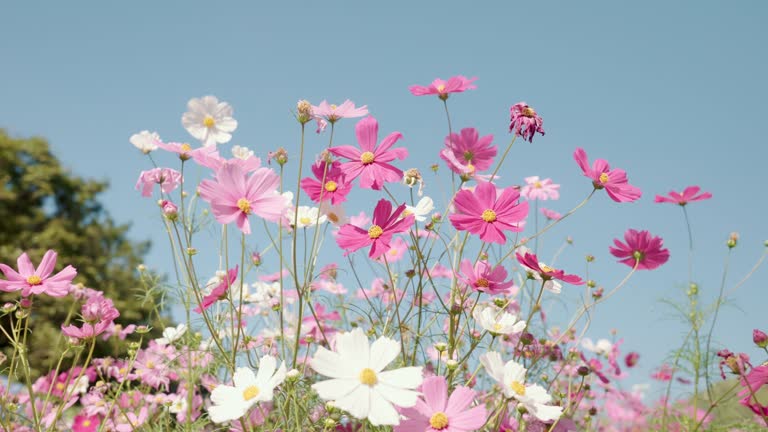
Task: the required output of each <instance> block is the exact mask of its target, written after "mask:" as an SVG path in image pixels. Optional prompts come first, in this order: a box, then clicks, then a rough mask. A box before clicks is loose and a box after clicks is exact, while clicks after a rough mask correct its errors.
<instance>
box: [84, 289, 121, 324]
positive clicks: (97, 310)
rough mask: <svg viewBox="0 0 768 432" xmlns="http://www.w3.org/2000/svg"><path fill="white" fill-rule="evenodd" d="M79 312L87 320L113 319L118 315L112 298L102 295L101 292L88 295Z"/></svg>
mask: <svg viewBox="0 0 768 432" xmlns="http://www.w3.org/2000/svg"><path fill="white" fill-rule="evenodd" d="M80 313H81V314H82V316H83V319H84V320H85V321H87V322H96V321H114V320H115V319H117V317H119V316H120V312H119V311H118V310H117V309H116V308H115V304H114V303H112V300H110V299H108V298H106V297H104V295H103V293H101V292H99V293H98V294H97V295H93V296H91V297H89V298H88V300H86V302H85V304H84V305H83V306H82V307H81V308H80Z"/></svg>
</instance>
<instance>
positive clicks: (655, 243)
mask: <svg viewBox="0 0 768 432" xmlns="http://www.w3.org/2000/svg"><path fill="white" fill-rule="evenodd" d="M624 241H626V243H622V242H621V241H620V240H619V239H614V240H613V243H614V245H616V247H613V246H611V247H609V250H610V251H611V255H613V256H615V257H616V258H620V261H619V262H620V263H623V264H626V265H628V266H630V267H634V266H635V263H637V269H638V270H653V269H655V268H657V267H659V266H660V265H662V264H664V263H665V262H667V260H668V259H669V250H667V249H663V248H662V247H663V246H664V241H663V240H662V239H661V237H653V236H652V235H651V233H649V232H648V231H637V230H633V229H629V230H627V232H625V233H624Z"/></svg>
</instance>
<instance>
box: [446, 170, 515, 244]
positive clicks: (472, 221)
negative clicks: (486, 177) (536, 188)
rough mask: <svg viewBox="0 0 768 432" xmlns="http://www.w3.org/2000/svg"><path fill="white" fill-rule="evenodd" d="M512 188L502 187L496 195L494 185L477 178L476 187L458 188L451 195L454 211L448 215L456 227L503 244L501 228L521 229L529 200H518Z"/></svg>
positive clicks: (503, 237) (490, 241)
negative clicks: (468, 188)
mask: <svg viewBox="0 0 768 432" xmlns="http://www.w3.org/2000/svg"><path fill="white" fill-rule="evenodd" d="M519 199H520V193H519V192H518V191H517V190H515V188H512V187H509V188H506V189H502V192H501V195H499V196H498V198H497V193H496V186H494V185H493V184H491V183H488V182H482V181H478V182H477V187H476V188H475V191H474V192H472V191H470V190H467V189H463V190H460V191H459V192H458V193H457V194H456V197H455V199H454V206H455V208H456V209H455V210H456V211H455V213H452V214H451V215H449V216H448V218H449V219H450V220H451V224H452V225H453V227H454V228H456V229H457V230H459V231H469V232H470V233H472V234H476V235H479V236H480V240H482V241H484V242H488V243H498V244H504V243H505V242H506V241H507V237H506V236H505V235H504V232H503V231H512V232H520V231H522V230H523V228H522V227H521V222H523V221H524V220H525V217H526V216H528V202H522V203H519V202H518V200H519Z"/></svg>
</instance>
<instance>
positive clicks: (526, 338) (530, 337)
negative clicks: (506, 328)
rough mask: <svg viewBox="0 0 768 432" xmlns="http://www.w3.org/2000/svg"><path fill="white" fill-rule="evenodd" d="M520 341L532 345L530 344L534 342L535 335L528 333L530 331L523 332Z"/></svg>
mask: <svg viewBox="0 0 768 432" xmlns="http://www.w3.org/2000/svg"><path fill="white" fill-rule="evenodd" d="M520 342H521V343H522V344H523V345H530V344H532V343H533V335H532V334H530V333H528V332H525V333H523V334H522V335H520Z"/></svg>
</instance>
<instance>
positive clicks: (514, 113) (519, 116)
mask: <svg viewBox="0 0 768 432" xmlns="http://www.w3.org/2000/svg"><path fill="white" fill-rule="evenodd" d="M509 112H510V115H511V118H510V123H509V131H510V132H514V133H515V135H517V136H519V137H521V138H523V139H524V140H526V141H528V142H533V136H534V135H535V134H536V133H540V134H542V135H544V126H543V125H544V120H542V119H541V117H540V116H539V115H538V114H536V111H534V110H533V108H531V107H530V106H528V104H527V103H525V102H518V103H516V104H514V105H512V107H511V108H510V109H509Z"/></svg>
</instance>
